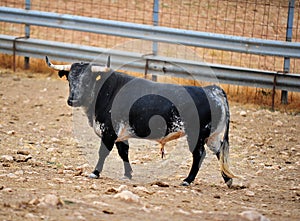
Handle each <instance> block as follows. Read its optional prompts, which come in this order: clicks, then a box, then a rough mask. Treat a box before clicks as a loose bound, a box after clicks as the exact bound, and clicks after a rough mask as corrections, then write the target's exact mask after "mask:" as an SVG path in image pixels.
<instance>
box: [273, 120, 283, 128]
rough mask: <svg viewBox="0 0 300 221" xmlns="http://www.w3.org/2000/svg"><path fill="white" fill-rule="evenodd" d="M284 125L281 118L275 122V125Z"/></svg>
mask: <svg viewBox="0 0 300 221" xmlns="http://www.w3.org/2000/svg"><path fill="white" fill-rule="evenodd" d="M282 125H283V123H282V122H281V121H280V120H278V121H276V122H275V126H277V127H281V126H282Z"/></svg>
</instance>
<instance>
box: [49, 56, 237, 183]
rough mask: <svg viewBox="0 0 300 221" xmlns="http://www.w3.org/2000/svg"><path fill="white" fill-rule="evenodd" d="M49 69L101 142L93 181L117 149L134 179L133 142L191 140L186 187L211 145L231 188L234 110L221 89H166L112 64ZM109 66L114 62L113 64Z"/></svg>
mask: <svg viewBox="0 0 300 221" xmlns="http://www.w3.org/2000/svg"><path fill="white" fill-rule="evenodd" d="M46 62H47V64H48V66H49V67H51V68H53V69H55V70H58V71H59V72H58V74H59V76H60V77H63V76H66V78H67V80H68V81H69V98H68V101H67V103H68V105H70V106H72V107H79V106H80V107H83V108H84V110H85V113H86V115H87V117H88V119H89V124H90V126H92V127H93V128H94V131H95V133H96V134H97V135H98V136H99V137H100V138H101V145H100V149H99V159H98V163H97V165H96V167H95V170H94V171H93V172H92V173H91V175H90V177H91V178H98V177H99V176H100V173H101V171H102V169H103V164H104V161H105V158H106V157H107V156H108V155H109V153H110V151H111V150H112V148H113V146H114V144H115V145H116V147H117V149H118V153H119V155H120V157H121V158H122V160H123V162H124V170H125V174H124V175H125V176H126V177H128V178H131V177H132V168H131V165H130V163H129V159H128V151H129V144H128V139H129V138H142V139H152V140H156V141H158V142H159V143H160V144H161V151H162V156H163V147H164V145H165V143H166V142H168V141H170V140H174V139H177V138H179V137H182V136H185V135H186V136H187V141H188V145H189V149H190V151H191V153H192V155H193V163H192V167H191V169H190V173H189V175H188V176H187V178H185V179H184V181H183V183H182V185H185V186H187V185H190V184H191V183H192V182H193V181H194V179H195V178H196V175H197V173H198V171H199V168H200V166H201V164H202V161H203V159H204V157H205V155H206V152H205V147H204V145H205V144H206V145H207V146H208V147H209V148H210V149H211V150H212V151H213V152H214V154H216V156H217V158H218V160H219V161H220V167H221V174H222V177H223V179H224V181H225V183H226V184H227V185H228V186H231V184H232V178H234V177H235V175H234V174H233V173H232V172H231V171H230V170H229V165H228V155H229V140H228V138H229V137H228V132H229V122H230V114H229V106H228V102H227V97H226V94H225V92H224V91H223V90H222V89H221V88H220V87H218V86H207V87H195V86H179V85H175V84H162V83H156V82H152V81H149V80H146V79H141V78H135V77H132V76H128V75H126V74H124V73H121V72H117V71H113V70H111V69H110V67H109V65H106V66H100V65H96V64H92V63H73V64H71V65H54V64H52V63H51V62H50V61H49V60H48V58H47V57H46ZM108 63H110V58H109V60H108Z"/></svg>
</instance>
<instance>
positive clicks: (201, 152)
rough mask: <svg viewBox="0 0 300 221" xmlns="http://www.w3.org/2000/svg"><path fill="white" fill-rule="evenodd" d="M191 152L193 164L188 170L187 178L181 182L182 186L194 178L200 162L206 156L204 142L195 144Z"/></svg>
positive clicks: (188, 183) (187, 184)
mask: <svg viewBox="0 0 300 221" xmlns="http://www.w3.org/2000/svg"><path fill="white" fill-rule="evenodd" d="M192 153H193V164H192V167H191V170H190V173H189V175H188V177H187V178H185V179H184V181H183V182H182V184H181V185H182V186H189V185H190V184H191V183H192V182H193V181H194V180H195V178H196V176H197V174H198V171H199V169H200V167H201V164H202V162H203V159H204V158H205V156H206V152H205V148H204V143H203V142H201V143H200V144H197V146H196V148H195V149H194V150H193V151H192Z"/></svg>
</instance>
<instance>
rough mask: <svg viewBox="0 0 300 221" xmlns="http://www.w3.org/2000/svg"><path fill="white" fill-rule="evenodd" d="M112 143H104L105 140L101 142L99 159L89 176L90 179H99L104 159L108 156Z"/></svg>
mask: <svg viewBox="0 0 300 221" xmlns="http://www.w3.org/2000/svg"><path fill="white" fill-rule="evenodd" d="M113 145H114V142H113V141H112V142H108V141H106V142H105V139H102V140H101V145H100V148H99V152H98V153H99V158H98V162H97V165H96V167H95V170H94V171H93V172H92V173H91V174H90V175H89V177H90V178H93V179H97V178H99V177H100V173H101V172H102V169H103V165H104V162H105V159H106V157H107V156H108V155H109V153H110V151H111V150H112V148H113Z"/></svg>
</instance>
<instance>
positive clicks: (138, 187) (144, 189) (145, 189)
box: [134, 186, 151, 194]
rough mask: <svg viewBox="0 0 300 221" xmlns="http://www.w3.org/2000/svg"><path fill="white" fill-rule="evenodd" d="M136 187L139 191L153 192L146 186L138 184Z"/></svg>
mask: <svg viewBox="0 0 300 221" xmlns="http://www.w3.org/2000/svg"><path fill="white" fill-rule="evenodd" d="M134 189H135V190H137V191H139V192H144V193H147V194H151V192H150V191H149V190H148V189H147V188H146V187H144V186H137V187H135V188H134Z"/></svg>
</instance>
